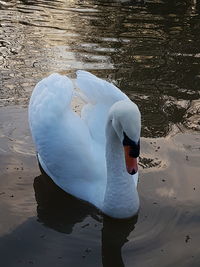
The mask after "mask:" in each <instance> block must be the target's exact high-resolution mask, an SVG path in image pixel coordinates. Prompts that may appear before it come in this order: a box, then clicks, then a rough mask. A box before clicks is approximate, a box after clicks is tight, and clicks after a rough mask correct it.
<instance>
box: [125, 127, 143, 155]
mask: <svg viewBox="0 0 200 267" xmlns="http://www.w3.org/2000/svg"><path fill="white" fill-rule="evenodd" d="M123 145H124V146H129V147H130V149H129V156H130V157H132V158H137V157H139V154H140V141H138V143H136V142H134V141H133V140H131V139H130V138H129V137H128V136H127V135H126V133H125V132H124V140H123Z"/></svg>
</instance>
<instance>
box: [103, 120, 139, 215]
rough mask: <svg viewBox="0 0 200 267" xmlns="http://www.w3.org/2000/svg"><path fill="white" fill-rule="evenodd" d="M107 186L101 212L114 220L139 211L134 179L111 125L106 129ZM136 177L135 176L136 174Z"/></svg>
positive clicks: (109, 123)
mask: <svg viewBox="0 0 200 267" xmlns="http://www.w3.org/2000/svg"><path fill="white" fill-rule="evenodd" d="M106 162H107V186H106V192H105V197H104V204H103V212H104V213H105V214H107V215H109V216H112V217H115V218H128V217H131V216H133V215H135V214H136V213H137V211H138V209H139V198H138V193H137V189H136V186H135V183H134V177H133V176H132V175H130V174H129V173H128V172H127V170H126V164H125V157H124V150H123V145H122V143H121V142H120V140H119V138H118V136H117V134H116V132H115V130H114V129H113V127H112V123H111V122H108V123H107V127H106ZM136 175H137V174H136Z"/></svg>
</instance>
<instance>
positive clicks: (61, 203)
mask: <svg viewBox="0 0 200 267" xmlns="http://www.w3.org/2000/svg"><path fill="white" fill-rule="evenodd" d="M199 32H200V2H199V1H198V0H183V1H173V0H171V1H164V0H163V1H159V0H158V1H156V0H155V1H153V0H152V1H147V2H146V3H145V4H142V3H138V2H137V3H136V2H129V1H121V2H120V1H105V0H101V1H100V0H99V1H95V0H88V1H81V0H79V1H78V0H72V1H67V0H60V1H47V0H45V1H44V0H40V1H33V0H32V1H29V0H23V1H22V0H21V1H20V0H18V1H16V0H11V1H2V0H1V1H0V75H1V77H0V78H1V79H0V114H1V115H0V121H1V125H0V166H1V174H0V176H1V179H0V186H1V187H0V198H1V202H0V208H1V217H0V256H1V257H0V260H1V264H0V265H2V266H6V267H12V266H18V265H19V266H29V265H31V264H34V265H35V266H38V267H39V266H79V265H80V266H87V267H89V266H104V267H112V266H113V267H114V266H115V267H118V266H120V267H122V266H126V267H133V266H134V267H137V266H139V267H143V266H144V267H145V266H148V267H149V266H150V267H151V266H152V267H157V266H162V267H164V266H166V267H168V266H177V265H179V266H181V267H182V266H183V267H188V266H189V267H190V266H192V267H197V266H199V265H200V256H199V255H200V254H199V253H200V250H199V242H200V238H199V223H200V217H199V201H200V197H199V196H200V194H199V190H200V183H199V161H200V156H199V155H200V154H199V151H200V145H199V141H200V135H199V130H200V115H199V112H200V101H199V99H200V97H199V96H200V68H199V66H200V35H199ZM77 69H85V70H89V71H91V72H92V73H94V74H96V75H98V76H99V77H101V78H105V79H107V80H109V81H111V82H113V83H114V84H116V85H117V86H118V87H119V88H121V89H122V90H123V91H124V92H126V93H127V95H128V96H129V97H130V98H131V99H133V100H134V101H135V102H136V103H137V104H138V106H139V107H140V110H141V113H142V137H143V138H142V151H141V152H142V153H141V158H140V183H139V188H138V191H139V194H140V199H141V209H140V212H139V215H138V217H137V218H133V220H130V221H127V222H123V223H122V222H115V221H110V220H108V218H104V217H103V216H102V215H101V214H99V212H98V211H97V210H95V209H94V208H92V207H90V206H88V205H86V204H85V203H82V202H79V201H77V200H75V199H73V198H71V197H69V196H67V195H66V194H63V192H62V191H60V190H59V189H58V188H57V187H55V186H54V185H53V184H52V183H51V180H49V179H48V178H47V177H45V176H44V175H41V174H40V171H39V168H38V166H37V161H36V158H35V154H34V147H33V144H32V141H31V137H30V132H29V129H28V125H27V104H28V100H29V97H30V94H31V92H32V90H33V87H34V85H35V83H36V82H37V81H39V80H40V79H41V78H42V77H44V76H47V75H48V74H50V73H52V72H59V73H62V74H66V75H68V76H70V77H71V78H74V77H75V71H76V70H77ZM33 183H34V187H33ZM33 188H34V190H33ZM35 195H36V198H35Z"/></svg>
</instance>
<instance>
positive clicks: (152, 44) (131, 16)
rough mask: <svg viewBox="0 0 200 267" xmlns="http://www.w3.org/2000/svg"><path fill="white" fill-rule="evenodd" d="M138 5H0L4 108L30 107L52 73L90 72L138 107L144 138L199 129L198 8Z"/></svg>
mask: <svg viewBox="0 0 200 267" xmlns="http://www.w3.org/2000/svg"><path fill="white" fill-rule="evenodd" d="M136 2H137V1H120V0H119V1H118V0H116V1H115V0H110V1H106V0H103V1H102V0H101V1H100V0H88V1H79V0H73V1H65V0H61V1H43V0H40V1H33V0H32V1H28V0H27V1H25V0H24V1H16V0H12V1H9V2H7V1H1V2H0V3H1V4H0V9H1V14H0V23H1V27H0V29H1V33H0V45H1V47H0V70H1V75H2V78H1V105H7V104H9V103H15V104H27V101H28V99H29V96H30V94H31V91H32V89H33V87H34V85H35V83H36V81H38V80H39V79H41V78H42V77H44V76H46V75H48V74H49V73H51V72H60V73H63V74H67V75H69V76H72V77H74V73H75V70H77V69H87V70H90V71H92V72H93V73H94V74H97V75H99V76H100V77H102V78H106V79H108V80H110V81H112V82H114V83H116V84H117V85H118V86H119V87H120V88H121V89H122V90H124V91H125V92H126V93H127V94H128V95H129V96H130V97H131V98H132V99H134V100H135V102H137V104H138V105H139V106H140V108H141V110H142V118H143V124H142V125H143V129H142V134H143V136H146V137H158V136H166V135H167V134H168V133H169V131H171V129H172V126H173V125H177V126H178V128H183V126H184V127H188V128H190V129H193V130H198V129H199V124H200V121H199V109H195V108H193V107H194V106H199V95H200V91H199V88H200V73H199V63H200V62H199V61H200V50H199V47H200V37H199V30H200V19H199V18H200V17H199V13H200V4H199V1H196V0H184V1H181V2H180V1H178V2H177V1H175V0H172V1H170V2H169V1H167V0H164V1H146V3H145V5H141V4H137V3H136ZM139 2H140V1H139Z"/></svg>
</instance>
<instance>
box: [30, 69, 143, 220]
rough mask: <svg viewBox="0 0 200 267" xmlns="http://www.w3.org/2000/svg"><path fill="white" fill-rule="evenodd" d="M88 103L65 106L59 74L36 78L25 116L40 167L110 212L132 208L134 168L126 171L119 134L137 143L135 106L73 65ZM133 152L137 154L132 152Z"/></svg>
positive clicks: (65, 85) (66, 91)
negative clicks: (77, 108) (76, 108)
mask: <svg viewBox="0 0 200 267" xmlns="http://www.w3.org/2000/svg"><path fill="white" fill-rule="evenodd" d="M77 84H78V87H79V88H80V89H81V91H82V94H84V98H85V99H87V101H88V104H87V105H85V106H84V107H83V109H82V112H81V117H80V116H78V115H77V114H76V113H75V112H74V111H73V110H72V109H71V99H72V95H73V85H72V82H71V81H70V80H69V79H68V78H67V77H64V76H61V75H59V74H52V75H51V76H49V77H47V78H45V79H43V80H42V81H40V82H39V83H38V84H37V85H36V87H35V89H34V91H33V94H32V97H31V100H30V104H29V122H30V128H31V132H32V136H33V140H34V143H35V145H36V150H37V152H38V158H39V161H40V164H41V166H42V168H43V169H44V171H45V172H46V173H47V174H48V175H49V176H50V177H51V178H52V179H53V181H54V182H55V183H56V184H57V185H58V186H60V187H61V188H62V189H63V190H65V191H66V192H68V193H70V194H72V195H74V196H76V197H78V198H80V199H83V200H85V201H88V202H90V203H92V204H93V205H95V206H96V207H97V208H99V209H100V210H102V211H103V212H104V213H106V214H107V215H109V216H111V217H116V218H127V217H131V216H133V215H134V214H136V213H137V211H138V209H139V198H138V193H137V179H138V173H136V174H134V175H130V174H129V173H128V172H127V168H126V163H125V157H124V150H123V144H122V143H123V139H124V134H126V135H127V136H128V140H129V138H130V140H132V141H133V143H134V142H135V143H138V141H139V137H140V112H139V110H138V108H137V106H136V105H135V104H134V103H133V102H131V101H130V99H129V98H128V97H127V96H126V95H125V94H123V93H122V92H121V91H120V90H119V89H118V88H116V87H115V86H114V85H112V84H110V83H108V82H106V81H103V80H101V79H99V78H97V77H96V76H94V75H92V74H90V73H88V72H85V71H79V72H78V75H77ZM137 156H138V155H137Z"/></svg>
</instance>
